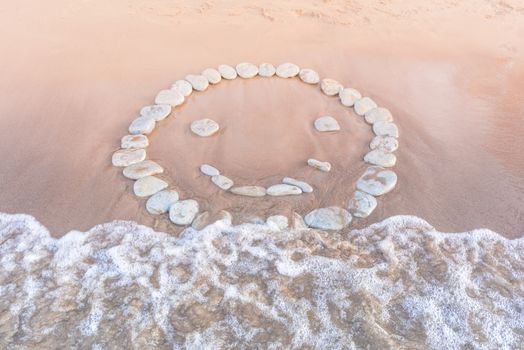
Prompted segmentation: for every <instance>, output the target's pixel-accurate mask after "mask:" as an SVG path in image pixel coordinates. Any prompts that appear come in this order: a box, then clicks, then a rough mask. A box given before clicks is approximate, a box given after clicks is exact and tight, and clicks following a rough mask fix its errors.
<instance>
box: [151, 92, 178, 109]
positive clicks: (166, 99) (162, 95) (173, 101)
mask: <svg viewBox="0 0 524 350" xmlns="http://www.w3.org/2000/svg"><path fill="white" fill-rule="evenodd" d="M155 103H156V104H157V105H170V106H172V107H176V106H178V105H181V104H182V103H184V95H182V94H181V93H180V92H178V91H177V90H172V89H170V90H161V91H160V92H159V93H158V94H157V95H156V97H155Z"/></svg>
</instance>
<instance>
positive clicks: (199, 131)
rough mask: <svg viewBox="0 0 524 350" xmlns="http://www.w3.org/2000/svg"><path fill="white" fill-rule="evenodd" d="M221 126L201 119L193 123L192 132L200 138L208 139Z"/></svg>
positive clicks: (212, 121)
mask: <svg viewBox="0 0 524 350" xmlns="http://www.w3.org/2000/svg"><path fill="white" fill-rule="evenodd" d="M218 129H220V126H219V125H218V123H217V122H216V121H214V120H211V119H207V118H205V119H199V120H195V121H194V122H192V123H191V131H192V132H193V133H195V134H196V135H198V136H200V137H207V136H211V135H213V134H215V133H216V132H217V131H218Z"/></svg>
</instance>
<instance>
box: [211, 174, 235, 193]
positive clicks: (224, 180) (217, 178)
mask: <svg viewBox="0 0 524 350" xmlns="http://www.w3.org/2000/svg"><path fill="white" fill-rule="evenodd" d="M211 181H212V182H213V183H214V184H215V185H217V186H218V187H220V188H221V189H223V190H226V191H227V190H229V189H230V188H231V187H233V185H234V183H233V180H231V179H230V178H229V177H226V176H224V175H214V176H211Z"/></svg>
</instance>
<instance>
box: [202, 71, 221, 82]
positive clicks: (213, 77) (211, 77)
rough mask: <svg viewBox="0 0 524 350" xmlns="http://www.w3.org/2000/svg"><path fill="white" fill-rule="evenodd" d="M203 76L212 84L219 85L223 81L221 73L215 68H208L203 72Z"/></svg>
mask: <svg viewBox="0 0 524 350" xmlns="http://www.w3.org/2000/svg"><path fill="white" fill-rule="evenodd" d="M202 75H203V76H204V77H206V79H207V81H209V83H210V84H218V83H220V81H221V80H222V76H221V75H220V72H219V71H217V70H216V69H214V68H206V69H204V70H203V71H202Z"/></svg>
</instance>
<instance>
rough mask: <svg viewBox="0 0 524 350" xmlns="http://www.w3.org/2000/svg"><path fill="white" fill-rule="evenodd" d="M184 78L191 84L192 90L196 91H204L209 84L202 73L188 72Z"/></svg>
mask: <svg viewBox="0 0 524 350" xmlns="http://www.w3.org/2000/svg"><path fill="white" fill-rule="evenodd" d="M186 80H187V81H188V82H189V83H190V84H191V86H192V87H193V90H196V91H205V90H206V89H207V87H208V86H209V81H208V80H207V78H206V77H205V76H203V75H199V74H188V75H186Z"/></svg>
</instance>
